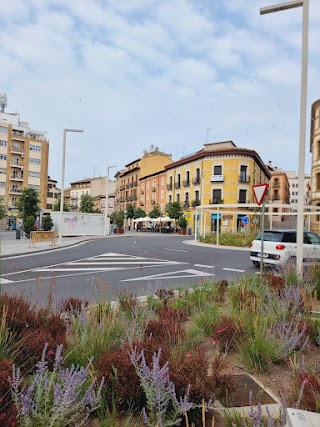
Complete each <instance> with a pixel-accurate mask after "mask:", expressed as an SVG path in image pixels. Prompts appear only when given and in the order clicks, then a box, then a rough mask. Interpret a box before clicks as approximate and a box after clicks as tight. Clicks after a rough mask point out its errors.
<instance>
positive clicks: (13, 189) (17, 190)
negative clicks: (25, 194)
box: [9, 188, 22, 194]
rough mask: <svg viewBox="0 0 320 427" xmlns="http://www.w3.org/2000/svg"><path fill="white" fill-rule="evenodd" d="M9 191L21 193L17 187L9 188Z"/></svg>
mask: <svg viewBox="0 0 320 427" xmlns="http://www.w3.org/2000/svg"><path fill="white" fill-rule="evenodd" d="M9 193H10V194H22V190H20V189H19V188H10V189H9Z"/></svg>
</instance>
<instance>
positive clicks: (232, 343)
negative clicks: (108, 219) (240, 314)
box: [211, 316, 244, 352]
mask: <svg viewBox="0 0 320 427" xmlns="http://www.w3.org/2000/svg"><path fill="white" fill-rule="evenodd" d="M211 331H212V339H213V340H214V341H217V343H218V344H219V348H220V351H224V352H229V351H233V350H235V348H236V346H237V343H238V341H239V339H240V337H241V336H242V335H243V333H244V328H243V324H242V323H241V322H236V321H235V319H233V318H232V317H227V316H223V317H221V318H220V319H219V320H218V322H217V323H215V324H213V325H212V326H211Z"/></svg>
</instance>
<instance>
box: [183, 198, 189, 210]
mask: <svg viewBox="0 0 320 427" xmlns="http://www.w3.org/2000/svg"><path fill="white" fill-rule="evenodd" d="M183 207H184V208H190V202H189V200H186V201H185V202H184V204H183Z"/></svg>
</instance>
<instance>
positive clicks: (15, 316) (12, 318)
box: [0, 294, 36, 335]
mask: <svg viewBox="0 0 320 427" xmlns="http://www.w3.org/2000/svg"><path fill="white" fill-rule="evenodd" d="M3 307H6V310H7V315H6V324H7V327H8V328H9V329H10V330H11V331H14V332H15V333H16V334H17V335H19V334H21V333H22V331H23V330H24V329H25V328H29V327H32V326H34V323H35V318H36V312H35V311H34V310H32V309H31V307H30V303H29V302H27V301H25V300H24V299H23V298H22V297H20V296H17V295H8V294H3V295H1V298H0V313H3Z"/></svg>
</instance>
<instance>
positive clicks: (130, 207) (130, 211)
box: [126, 203, 134, 219]
mask: <svg viewBox="0 0 320 427" xmlns="http://www.w3.org/2000/svg"><path fill="white" fill-rule="evenodd" d="M126 211H127V218H130V219H132V218H134V206H133V205H132V204H131V203H129V204H128V205H127V206H126Z"/></svg>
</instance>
